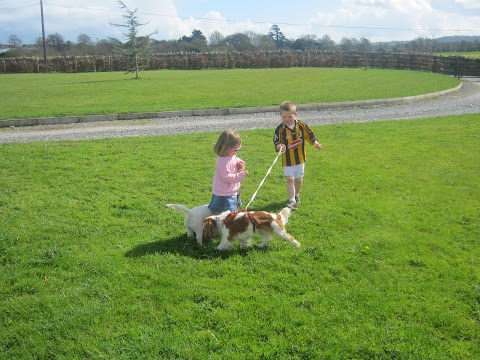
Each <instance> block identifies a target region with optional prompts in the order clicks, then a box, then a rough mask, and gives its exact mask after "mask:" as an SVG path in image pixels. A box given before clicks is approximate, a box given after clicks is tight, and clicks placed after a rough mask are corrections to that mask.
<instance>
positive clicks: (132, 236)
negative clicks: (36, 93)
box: [0, 114, 480, 360]
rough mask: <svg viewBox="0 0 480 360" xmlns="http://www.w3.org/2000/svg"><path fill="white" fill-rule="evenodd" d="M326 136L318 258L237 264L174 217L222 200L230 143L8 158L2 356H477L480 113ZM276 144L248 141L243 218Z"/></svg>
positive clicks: (302, 225)
mask: <svg viewBox="0 0 480 360" xmlns="http://www.w3.org/2000/svg"><path fill="white" fill-rule="evenodd" d="M313 129H314V130H315V132H316V134H317V136H318V137H319V138H320V139H321V142H322V143H323V145H324V148H325V149H324V150H323V151H322V152H318V151H316V150H315V149H313V148H312V147H309V149H308V160H307V166H306V177H305V183H304V188H303V190H302V200H303V201H302V203H301V204H300V205H299V209H298V210H297V211H296V212H295V213H294V214H293V215H292V217H291V221H290V223H289V224H288V226H287V229H288V230H289V232H290V233H291V234H292V235H294V236H295V237H296V238H297V239H298V240H299V242H300V243H301V244H302V247H301V248H299V249H296V248H294V247H292V246H291V245H290V244H289V243H287V242H286V241H283V240H281V239H279V238H276V239H275V240H274V241H272V242H271V243H270V245H269V247H268V248H267V249H266V250H262V251H260V250H256V249H254V248H253V249H251V250H249V251H240V250H239V248H238V244H236V246H235V248H234V249H233V250H232V251H230V252H227V253H218V252H216V251H215V250H214V249H213V247H214V246H215V245H216V243H217V241H218V240H214V241H213V242H207V243H206V245H205V247H204V248H202V249H199V248H197V247H196V244H195V241H194V240H188V239H186V237H185V235H184V229H183V216H182V215H181V214H180V213H177V212H175V211H174V210H172V209H168V208H166V207H165V203H170V202H177V203H183V204H186V205H188V206H195V205H200V204H205V203H207V202H208V201H209V199H210V183H211V178H212V174H213V168H214V162H215V156H214V153H213V151H212V146H213V143H214V142H215V140H216V138H217V136H218V133H198V134H189V135H168V136H156V137H141V138H125V139H102V140H92V141H70V142H48V143H47V142H37V143H18V144H0V153H1V154H2V156H1V157H0V168H1V169H2V170H1V172H0V188H1V189H2V191H1V192H0V264H1V270H2V276H1V277H0V319H1V321H0V358H1V359H37V358H38V359H44V358H56V359H72V358H75V359H77V358H78V359H80V358H92V359H277V358H278V359H432V360H433V359H435V360H436V359H474V358H478V354H480V243H479V239H480V227H479V218H480V217H479V215H480V207H479V194H480V180H479V179H480V176H479V175H480V163H479V161H478V154H479V150H480V149H479V140H480V139H479V138H480V122H479V121H478V115H476V114H475V115H464V116H454V117H453V116H452V117H444V118H432V119H423V120H415V121H412V120H410V121H389V122H375V123H362V124H340V125H328V126H321V127H320V126H317V127H313ZM272 132H273V129H271V130H255V131H243V132H241V135H242V138H243V140H244V146H243V147H242V150H241V151H240V153H239V156H240V157H241V158H243V159H244V160H245V161H246V163H247V166H248V168H249V169H250V174H249V176H248V178H247V180H246V181H245V183H244V185H243V192H242V197H243V200H244V203H246V202H248V200H249V199H250V197H251V195H252V194H253V192H254V191H255V190H256V188H257V186H258V184H259V182H260V180H261V179H262V178H263V176H264V175H265V172H266V170H267V169H268V167H269V166H270V164H271V162H272V161H273V159H274V157H275V154H274V152H273V150H272V144H271V136H272ZM277 165H278V166H277ZM277 165H276V166H275V168H274V170H273V171H272V173H271V174H270V175H269V177H268V178H267V181H266V182H265V185H264V186H263V187H262V188H261V190H260V192H259V194H258V196H257V199H256V200H255V201H254V203H253V204H252V205H251V209H267V210H271V211H278V210H279V209H280V208H281V207H282V206H283V204H284V202H285V200H286V186H285V182H284V179H283V176H282V169H281V166H280V164H277ZM256 241H259V239H257V240H256Z"/></svg>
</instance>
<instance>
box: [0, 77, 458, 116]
mask: <svg viewBox="0 0 480 360" xmlns="http://www.w3.org/2000/svg"><path fill="white" fill-rule="evenodd" d="M0 81H1V86H0V108H1V109H2V111H1V113H0V120H5V119H21V118H37V117H60V116H81V115H97V114H122V113H134V112H157V111H167V110H187V109H188V110H190V109H208V108H226V107H232V108H236V107H247V106H266V105H277V104H280V103H281V102H282V101H285V100H292V101H294V102H296V103H299V104H305V103H325V102H337V101H349V100H368V99H381V98H393V97H401V96H410V95H418V94H425V93H431V92H436V91H440V90H445V89H449V88H452V87H455V86H457V85H458V84H459V81H458V80H456V79H453V78H451V77H448V76H444V75H439V74H432V73H426V72H415V71H402V70H379V69H370V70H364V69H331V68H329V69H325V68H289V69H259V70H250V69H236V70H198V71H181V70H176V71H170V70H163V71H150V72H147V71H145V72H142V73H141V79H140V80H133V79H132V76H131V74H124V73H122V72H114V73H79V74H63V73H62V74H60V73H54V74H51V73H50V74H4V75H0Z"/></svg>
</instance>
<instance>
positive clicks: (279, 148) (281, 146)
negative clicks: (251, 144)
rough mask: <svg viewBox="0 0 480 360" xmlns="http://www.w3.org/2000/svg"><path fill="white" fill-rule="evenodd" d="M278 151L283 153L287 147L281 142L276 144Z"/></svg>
mask: <svg viewBox="0 0 480 360" xmlns="http://www.w3.org/2000/svg"><path fill="white" fill-rule="evenodd" d="M279 151H280V152H282V153H284V152H285V151H287V147H286V146H285V145H283V144H280V145H277V152H279Z"/></svg>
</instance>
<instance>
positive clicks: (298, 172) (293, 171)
mask: <svg viewBox="0 0 480 360" xmlns="http://www.w3.org/2000/svg"><path fill="white" fill-rule="evenodd" d="M304 172H305V163H303V164H298V165H294V166H284V167H283V174H284V175H285V176H288V177H293V178H295V179H301V178H303V173H304Z"/></svg>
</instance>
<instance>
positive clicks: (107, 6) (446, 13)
mask: <svg viewBox="0 0 480 360" xmlns="http://www.w3.org/2000/svg"><path fill="white" fill-rule="evenodd" d="M123 1H124V3H125V4H126V5H127V6H128V7H129V8H130V10H135V9H136V8H138V13H137V14H138V17H139V20H140V21H141V22H148V24H147V25H145V26H142V27H141V28H140V29H139V33H140V35H145V34H149V33H151V32H153V31H155V30H157V29H158V34H156V35H154V36H153V37H154V38H155V39H159V40H177V39H179V38H181V37H182V36H183V35H187V36H188V35H190V34H191V32H192V31H193V30H194V29H196V30H200V31H202V32H203V33H204V35H205V36H206V37H207V38H208V37H209V35H210V34H211V33H212V32H213V31H219V32H220V33H222V34H223V35H224V36H228V35H231V34H233V33H236V32H245V31H253V32H256V33H260V34H267V33H268V31H269V29H270V27H271V25H273V24H278V25H279V26H280V28H281V31H282V32H283V33H284V34H285V36H287V38H289V39H296V38H299V37H300V36H302V35H316V36H318V37H322V36H323V35H328V36H330V37H331V38H332V39H333V40H334V41H337V42H338V41H340V40H341V39H342V38H343V37H349V38H360V37H367V38H369V39H370V40H371V41H387V40H412V39H415V38H417V37H419V36H427V37H430V36H435V37H440V36H445V35H480V26H479V24H480V14H479V13H478V11H475V9H479V8H480V0H453V1H452V0H340V1H338V2H337V3H334V2H330V1H326V0H315V1H313V0H302V1H300V2H298V4H297V5H298V6H296V8H295V16H291V14H289V13H288V12H287V14H286V11H285V6H290V5H289V4H290V1H287V0H277V3H276V6H275V7H267V6H266V5H263V4H257V3H255V2H254V1H250V0H245V1H244V2H243V3H242V4H241V5H242V6H235V5H234V4H235V2H224V3H221V2H217V1H215V2H208V1H194V0H182V1H178V0H123ZM472 10H473V11H472ZM44 13H45V31H46V33H47V35H49V34H54V33H59V34H61V35H62V36H63V37H64V39H65V40H70V41H76V39H77V37H78V35H79V34H87V35H88V36H90V37H91V38H92V40H94V41H95V40H96V39H105V38H107V37H116V38H118V39H122V38H123V35H122V30H123V29H119V28H116V27H114V26H112V25H110V24H111V23H115V24H119V23H122V21H123V18H122V15H124V14H125V11H124V10H122V9H120V7H119V5H118V3H117V1H116V0H106V1H103V2H99V1H97V0H62V1H59V0H44ZM226 14H229V15H228V16H229V17H227V15H226ZM446 30H452V31H450V32H449V31H446ZM455 30H470V31H464V32H456V31H455ZM475 30H478V31H475ZM9 35H17V36H19V37H20V39H22V41H23V42H24V43H30V42H34V41H35V39H36V38H38V37H40V36H41V22H40V6H39V3H38V2H37V1H34V0H31V2H30V0H21V1H20V0H2V1H0V42H2V43H6V42H7V40H8V36H9Z"/></svg>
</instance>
